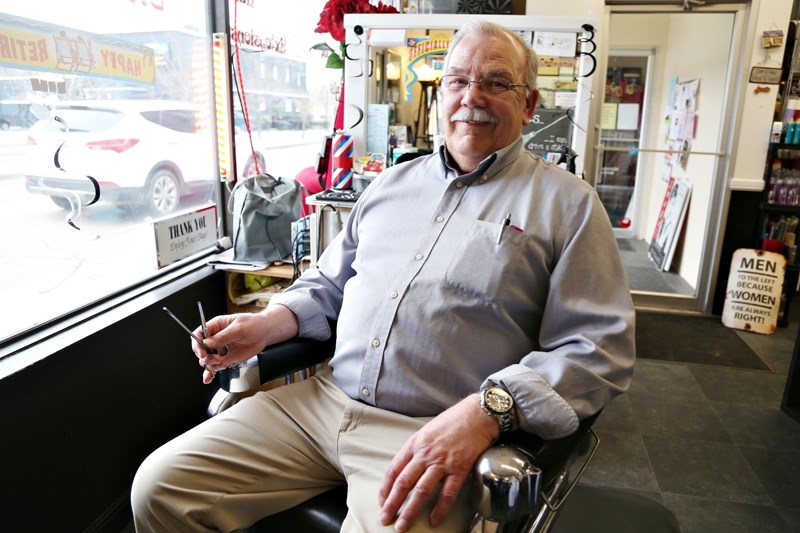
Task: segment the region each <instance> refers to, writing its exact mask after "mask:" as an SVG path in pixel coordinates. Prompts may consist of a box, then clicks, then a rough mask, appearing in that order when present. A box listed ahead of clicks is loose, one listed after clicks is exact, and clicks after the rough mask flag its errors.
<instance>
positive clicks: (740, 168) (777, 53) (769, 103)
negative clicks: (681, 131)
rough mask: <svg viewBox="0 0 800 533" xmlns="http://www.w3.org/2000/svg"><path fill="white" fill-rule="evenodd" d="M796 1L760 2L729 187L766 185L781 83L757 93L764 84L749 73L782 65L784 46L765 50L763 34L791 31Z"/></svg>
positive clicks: (738, 188)
mask: <svg viewBox="0 0 800 533" xmlns="http://www.w3.org/2000/svg"><path fill="white" fill-rule="evenodd" d="M792 3H793V0H761V2H760V4H759V10H758V13H757V17H756V23H755V25H754V26H755V28H754V34H753V36H752V44H753V46H752V54H750V61H749V64H748V65H746V66H747V67H748V68H746V69H745V73H744V77H743V78H744V79H743V81H742V83H743V84H744V90H743V94H742V100H743V101H742V115H741V120H740V124H741V125H742V126H741V128H740V130H739V136H738V139H737V141H738V142H737V145H736V146H737V147H736V149H735V150H734V151H733V153H732V159H733V164H732V165H731V171H730V179H729V186H730V188H731V189H733V190H755V191H760V190H761V189H762V188H763V185H764V163H765V161H766V158H767V147H768V142H769V137H770V132H771V130H772V117H773V110H774V108H775V102H776V99H777V96H778V87H779V86H778V85H771V86H770V88H771V90H770V92H768V93H764V92H760V93H758V94H756V93H755V92H754V90H755V88H756V87H758V86H759V85H760V84H757V83H749V81H748V80H749V73H750V68H752V67H753V66H768V67H780V66H781V61H782V60H783V53H784V47H783V46H781V47H775V48H769V49H764V48H762V46H761V42H760V37H761V33H762V32H764V31H767V30H774V29H781V30H783V32H784V34H785V33H786V32H787V30H788V26H789V19H790V17H791V13H792ZM784 42H786V41H785V40H784ZM762 86H763V85H762Z"/></svg>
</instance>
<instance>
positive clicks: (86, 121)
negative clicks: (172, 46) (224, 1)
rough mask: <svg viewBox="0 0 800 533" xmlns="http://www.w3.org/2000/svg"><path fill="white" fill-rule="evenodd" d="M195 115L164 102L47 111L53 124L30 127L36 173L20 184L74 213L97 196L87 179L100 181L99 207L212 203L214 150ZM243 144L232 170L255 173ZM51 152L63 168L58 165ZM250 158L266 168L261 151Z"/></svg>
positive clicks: (150, 208) (151, 209)
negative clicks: (74, 203) (191, 200)
mask: <svg viewBox="0 0 800 533" xmlns="http://www.w3.org/2000/svg"><path fill="white" fill-rule="evenodd" d="M199 109H200V108H198V107H197V106H196V105H194V104H192V103H190V102H180V101H167V100H103V101H74V102H60V103H59V104H57V106H56V107H54V109H53V111H52V113H51V116H54V117H58V119H57V120H54V119H52V118H50V119H44V120H40V121H38V122H37V123H36V124H34V125H33V126H31V128H30V129H29V132H28V143H29V144H30V145H31V147H32V152H31V154H30V158H29V160H30V161H31V164H32V165H35V166H36V168H35V169H34V170H33V172H31V173H30V174H29V175H28V176H26V179H25V186H26V188H27V190H28V191H29V192H31V193H34V194H44V195H47V196H49V197H50V199H51V200H52V201H53V202H54V203H55V204H56V205H58V206H59V207H62V208H64V209H71V202H70V198H71V197H73V198H74V196H75V195H77V196H78V198H80V200H81V202H82V203H84V204H85V203H86V202H88V201H89V200H91V198H92V197H93V196H94V185H93V184H92V182H91V181H90V180H89V179H87V178H86V177H85V176H87V175H88V176H92V177H93V178H95V179H96V180H97V182H98V183H99V185H100V200H101V201H108V202H112V203H114V204H115V205H117V206H119V207H121V208H123V209H127V210H134V209H144V210H145V212H147V213H149V214H152V215H164V214H167V213H170V212H172V211H175V210H176V209H178V208H179V207H180V205H181V201H182V200H184V199H186V198H187V197H192V196H194V197H204V198H207V197H211V191H212V190H213V188H214V187H216V186H217V184H218V178H217V176H216V175H215V174H216V171H215V169H216V166H215V160H216V151H215V148H214V142H213V138H212V133H213V130H212V128H211V127H205V128H200V127H198V126H199V125H198V123H197V117H198V116H199V115H198V113H197V112H198V110H199ZM62 143H63V146H61V149H60V150H58V148H59V146H60V145H62ZM245 146H247V149H246V150H240V151H239V152H240V157H239V158H238V159H237V163H238V165H237V168H238V170H239V174H240V175H252V174H254V173H255V172H254V164H253V153H252V151H251V150H250V149H249V143H248V144H247V145H245ZM56 150H58V156H59V157H58V163H59V164H60V166H61V168H62V169H63V170H59V169H58V168H57V167H56V165H55V160H54V159H55V158H54V155H55V153H56ZM255 157H257V158H258V159H259V167H260V168H263V167H264V155H263V153H262V152H259V151H256V154H255Z"/></svg>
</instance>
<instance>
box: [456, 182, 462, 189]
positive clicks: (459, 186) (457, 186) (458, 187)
mask: <svg viewBox="0 0 800 533" xmlns="http://www.w3.org/2000/svg"><path fill="white" fill-rule="evenodd" d="M463 186H464V184H463V183H462V182H460V181H457V182H456V189H460V188H461V187H463Z"/></svg>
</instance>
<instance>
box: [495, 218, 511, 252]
mask: <svg viewBox="0 0 800 533" xmlns="http://www.w3.org/2000/svg"><path fill="white" fill-rule="evenodd" d="M510 225H511V213H509V214H507V215H506V218H504V219H503V220H502V221H501V222H500V231H499V232H498V233H497V244H500V241H502V240H503V232H504V231H505V230H506V226H510Z"/></svg>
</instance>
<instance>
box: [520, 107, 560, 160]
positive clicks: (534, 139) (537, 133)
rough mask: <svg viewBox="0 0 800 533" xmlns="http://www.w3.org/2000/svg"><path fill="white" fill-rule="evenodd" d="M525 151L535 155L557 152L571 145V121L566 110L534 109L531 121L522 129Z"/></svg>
mask: <svg viewBox="0 0 800 533" xmlns="http://www.w3.org/2000/svg"><path fill="white" fill-rule="evenodd" d="M522 140H523V141H524V142H525V149H526V150H528V151H529V152H534V153H537V154H540V155H541V154H545V153H547V152H559V151H561V147H562V146H563V145H567V146H570V145H571V144H572V120H570V118H569V117H568V116H567V109H538V108H537V109H536V110H535V111H534V113H533V116H532V117H531V121H530V122H529V123H528V124H527V125H525V126H524V127H523V128H522Z"/></svg>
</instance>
